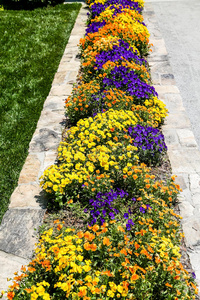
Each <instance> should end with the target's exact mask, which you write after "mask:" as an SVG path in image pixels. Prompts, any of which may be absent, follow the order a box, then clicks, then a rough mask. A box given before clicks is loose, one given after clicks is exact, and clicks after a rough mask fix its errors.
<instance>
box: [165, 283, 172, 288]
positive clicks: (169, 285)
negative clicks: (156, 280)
mask: <svg viewBox="0 0 200 300" xmlns="http://www.w3.org/2000/svg"><path fill="white" fill-rule="evenodd" d="M165 285H166V286H168V287H170V288H172V287H173V286H172V285H171V284H169V283H168V282H167V283H165Z"/></svg>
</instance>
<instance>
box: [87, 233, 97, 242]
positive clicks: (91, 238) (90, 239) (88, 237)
mask: <svg viewBox="0 0 200 300" xmlns="http://www.w3.org/2000/svg"><path fill="white" fill-rule="evenodd" d="M84 238H85V239H87V240H88V241H90V242H91V241H92V240H94V238H95V235H94V234H93V233H90V232H89V231H86V232H85V233H84Z"/></svg>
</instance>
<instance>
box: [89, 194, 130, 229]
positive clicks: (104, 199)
mask: <svg viewBox="0 0 200 300" xmlns="http://www.w3.org/2000/svg"><path fill="white" fill-rule="evenodd" d="M126 196H128V193H127V192H125V191H123V190H120V189H117V190H116V191H114V190H110V192H108V193H101V192H99V193H97V195H96V198H95V199H90V200H89V204H90V206H92V209H90V216H91V218H92V220H91V223H90V226H91V225H93V224H95V223H96V222H97V220H98V219H99V220H100V222H101V224H103V223H104V222H105V218H109V219H111V220H113V219H115V217H116V215H117V214H118V213H119V210H118V209H116V208H115V207H114V204H113V201H114V200H117V199H118V198H119V197H120V198H124V197H126Z"/></svg>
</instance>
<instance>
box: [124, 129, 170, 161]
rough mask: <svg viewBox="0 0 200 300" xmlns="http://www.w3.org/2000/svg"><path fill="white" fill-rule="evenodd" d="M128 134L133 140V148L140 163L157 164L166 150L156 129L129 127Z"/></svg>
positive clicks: (160, 134) (161, 136)
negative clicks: (136, 151)
mask: <svg viewBox="0 0 200 300" xmlns="http://www.w3.org/2000/svg"><path fill="white" fill-rule="evenodd" d="M128 133H129V135H130V136H131V137H132V138H133V139H134V142H133V143H134V146H136V147H137V148H138V156H139V158H140V160H141V161H142V162H145V163H147V164H148V163H149V162H152V163H155V164H157V163H158V162H159V160H160V158H161V154H162V153H163V152H164V151H166V150H167V146H166V144H165V141H164V136H163V134H162V133H160V131H159V130H158V129H157V128H153V127H150V126H142V125H137V126H135V127H132V126H130V127H129V128H128Z"/></svg>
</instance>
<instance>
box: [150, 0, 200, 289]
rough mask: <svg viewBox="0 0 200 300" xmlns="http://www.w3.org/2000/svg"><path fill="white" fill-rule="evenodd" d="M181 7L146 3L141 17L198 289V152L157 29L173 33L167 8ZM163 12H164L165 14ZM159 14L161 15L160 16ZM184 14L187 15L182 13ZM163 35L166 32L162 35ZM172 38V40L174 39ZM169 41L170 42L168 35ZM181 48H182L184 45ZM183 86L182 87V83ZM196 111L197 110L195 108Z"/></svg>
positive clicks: (199, 180) (199, 168) (186, 111)
mask: <svg viewBox="0 0 200 300" xmlns="http://www.w3.org/2000/svg"><path fill="white" fill-rule="evenodd" d="M187 2H188V1H187ZM193 2H197V1H190V2H188V8H189V6H190V5H192V3H193ZM178 3H179V4H178ZM183 4H185V2H184V1H181V0H180V1H173V0H171V1H163V0H160V1H158V0H146V4H145V12H144V17H145V23H146V24H147V27H148V30H149V31H150V34H151V38H150V43H153V45H154V46H153V52H152V54H151V55H150V58H149V63H150V67H151V74H152V79H153V82H154V87H155V89H156V91H157V92H158V94H159V98H160V99H161V100H162V101H163V102H164V103H165V104H166V106H167V108H168V110H169V116H168V117H167V118H166V121H165V125H164V126H163V133H164V136H165V141H166V144H167V147H168V155H169V159H170V162H171V167H172V173H173V174H176V175H177V176H178V177H177V183H179V184H180V186H181V188H182V190H183V192H182V193H181V195H180V197H179V200H180V204H179V208H180V215H181V216H182V217H183V219H182V228H183V231H184V234H185V243H186V247H187V253H188V254H189V258H190V262H191V265H192V268H193V270H194V271H195V274H196V281H197V284H198V286H199V287H200V152H199V149H198V146H197V142H196V140H195V137H194V134H193V127H192V125H191V122H190V119H189V117H188V108H187V110H186V109H185V107H184V105H183V98H182V94H181V93H180V90H179V88H178V86H177V83H176V81H175V78H176V76H174V73H173V69H172V67H173V66H174V64H173V63H172V64H171V56H170V55H169V54H168V51H167V49H166V45H165V39H164V37H163V36H164V35H163V32H162V31H161V26H160V24H161V23H162V21H163V22H164V23H165V25H166V24H168V25H169V27H170V28H171V30H172V27H173V26H175V25H173V24H172V23H171V20H170V14H168V10H167V7H168V8H169V7H171V9H172V6H173V5H176V6H177V7H179V8H180V6H182V5H183ZM173 7H174V6H173ZM165 9H166V12H165V13H164V10H165ZM185 9H187V6H185ZM161 10H162V14H161V15H160V12H161ZM186 13H187V11H185V14H186ZM165 14H166V15H165ZM164 15H165V17H164ZM168 18H169V19H168ZM177 22H179V20H177ZM189 24H190V23H188V22H187V23H186V24H184V22H183V23H182V26H185V25H186V26H191V24H190V25H189ZM174 30H175V29H174ZM164 33H166V32H165V31H164ZM171 38H172V39H173V35H172V36H171ZM168 39H169V40H170V35H169V36H168ZM181 45H184V42H182V43H181ZM174 47H175V46H174ZM174 51H175V54H176V58H175V59H178V56H182V55H181V51H182V47H180V48H176V47H175V48H174V50H173V53H174ZM176 71H177V72H178V73H179V72H180V73H181V72H183V70H182V69H181V68H179V69H177V70H176ZM181 78H182V77H181V74H180V75H179V79H178V81H181V80H183V79H181ZM182 84H183V85H184V83H182ZM195 109H196V110H198V108H197V107H195Z"/></svg>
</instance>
